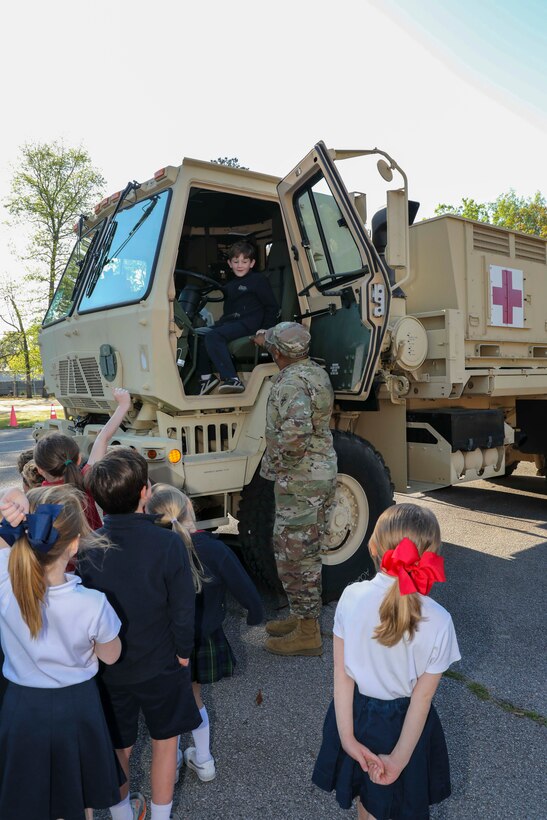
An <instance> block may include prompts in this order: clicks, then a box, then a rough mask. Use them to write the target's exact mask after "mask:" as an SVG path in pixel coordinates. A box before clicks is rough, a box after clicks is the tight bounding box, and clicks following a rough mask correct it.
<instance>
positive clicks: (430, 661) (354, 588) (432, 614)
mask: <svg viewBox="0 0 547 820" xmlns="http://www.w3.org/2000/svg"><path fill="white" fill-rule="evenodd" d="M396 583H398V580H397V578H393V577H391V576H390V575H386V574H385V573H383V572H379V573H378V574H377V575H376V576H375V577H374V578H373V579H372V581H362V582H360V583H355V584H350V586H348V587H346V589H345V590H344V592H343V593H342V596H341V598H340V600H339V602H338V606H337V607H336V614H335V617H334V634H335V635H337V636H338V637H339V638H342V639H343V641H344V667H345V670H346V673H347V674H348V675H349V676H350V678H353V680H354V681H355V682H356V684H357V687H358V689H359V692H360V693H361V694H362V695H368V696H369V697H373V698H380V699H381V700H393V699H394V698H403V697H410V695H411V694H412V690H413V689H414V687H415V686H416V681H417V680H418V678H419V677H420V675H423V674H424V672H430V673H431V674H437V673H439V672H444V671H445V670H446V669H448V667H449V666H450V664H452V663H454V661H458V660H460V658H461V655H460V650H459V648H458V642H457V640H456V632H455V630H454V624H453V623H452V618H451V617H450V615H449V613H448V612H447V611H446V609H444V608H443V607H442V606H441V605H440V604H438V603H437V602H436V601H433V600H432V599H431V598H428V596H427V595H420V599H421V602H422V620H421V621H420V623H419V624H418V628H417V630H416V632H415V634H414V637H413V638H412V640H409V638H408V637H403V638H402V640H400V641H399V643H397V644H396V645H395V646H391V647H387V646H383V645H382V644H381V643H379V642H378V641H377V640H376V639H375V638H373V634H374V630H375V629H376V627H377V626H378V625H379V623H380V614H379V610H380V605H381V603H382V601H383V599H384V597H385V595H386V593H387V592H388V591H389V588H390V587H391V585H392V584H396Z"/></svg>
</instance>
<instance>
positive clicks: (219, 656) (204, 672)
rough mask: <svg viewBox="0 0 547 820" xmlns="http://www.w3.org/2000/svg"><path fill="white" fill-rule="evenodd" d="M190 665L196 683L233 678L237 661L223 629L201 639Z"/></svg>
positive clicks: (191, 657) (220, 628)
mask: <svg viewBox="0 0 547 820" xmlns="http://www.w3.org/2000/svg"><path fill="white" fill-rule="evenodd" d="M190 663H191V666H192V680H193V681H194V682H195V683H215V681H217V680H221V679H222V678H231V677H232V675H233V674H234V667H235V665H236V659H235V655H234V653H233V651H232V647H231V646H230V644H229V643H228V638H227V637H226V635H225V634H224V630H223V628H222V627H219V628H218V629H215V631H214V632H211V634H210V635H207V637H202V638H201V640H200V642H199V644H198V645H197V646H196V647H195V649H194V651H193V652H192V655H191V656H190Z"/></svg>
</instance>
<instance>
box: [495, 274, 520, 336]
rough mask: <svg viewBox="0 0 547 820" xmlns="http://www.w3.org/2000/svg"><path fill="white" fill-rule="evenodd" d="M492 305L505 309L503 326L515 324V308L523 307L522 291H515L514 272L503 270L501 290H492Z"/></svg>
mask: <svg viewBox="0 0 547 820" xmlns="http://www.w3.org/2000/svg"><path fill="white" fill-rule="evenodd" d="M492 304H493V305H501V306H502V307H503V324H504V325H512V324H513V308H515V307H522V291H521V290H513V271H511V270H502V272H501V288H492Z"/></svg>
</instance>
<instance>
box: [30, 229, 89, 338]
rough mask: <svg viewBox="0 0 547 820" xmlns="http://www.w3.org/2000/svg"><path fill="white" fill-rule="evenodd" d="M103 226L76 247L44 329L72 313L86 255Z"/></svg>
mask: <svg viewBox="0 0 547 820" xmlns="http://www.w3.org/2000/svg"><path fill="white" fill-rule="evenodd" d="M102 226H103V222H101V223H99V224H98V225H96V226H95V227H94V228H92V229H91V230H90V231H88V232H87V233H86V234H84V235H83V236H82V238H81V240H80V241H79V242H77V243H76V245H75V246H74V250H73V251H72V253H71V255H70V259H69V260H68V264H67V266H66V268H65V270H64V273H63V275H62V277H61V280H60V282H59V284H58V286H57V290H56V291H55V295H54V297H53V299H52V301H51V304H50V306H49V308H48V311H47V313H46V315H45V317H44V321H43V325H44V327H45V326H46V325H52V324H54V323H55V322H59V321H60V320H61V319H64V318H65V317H66V316H69V315H70V314H71V313H72V309H73V307H74V301H75V299H76V296H77V292H78V287H77V283H78V281H79V279H80V277H81V275H82V272H83V270H84V262H85V258H86V255H87V253H88V251H89V249H90V247H91V246H92V244H94V243H95V241H96V239H97V237H98V235H99V233H100V231H101V229H102Z"/></svg>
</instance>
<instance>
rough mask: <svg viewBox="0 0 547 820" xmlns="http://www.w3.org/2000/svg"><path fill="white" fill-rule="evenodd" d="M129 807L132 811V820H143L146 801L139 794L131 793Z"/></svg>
mask: <svg viewBox="0 0 547 820" xmlns="http://www.w3.org/2000/svg"><path fill="white" fill-rule="evenodd" d="M129 805H130V806H131V810H132V811H133V820H144V818H145V817H146V800H145V799H144V795H142V794H141V793H140V792H131V794H130V795H129Z"/></svg>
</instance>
